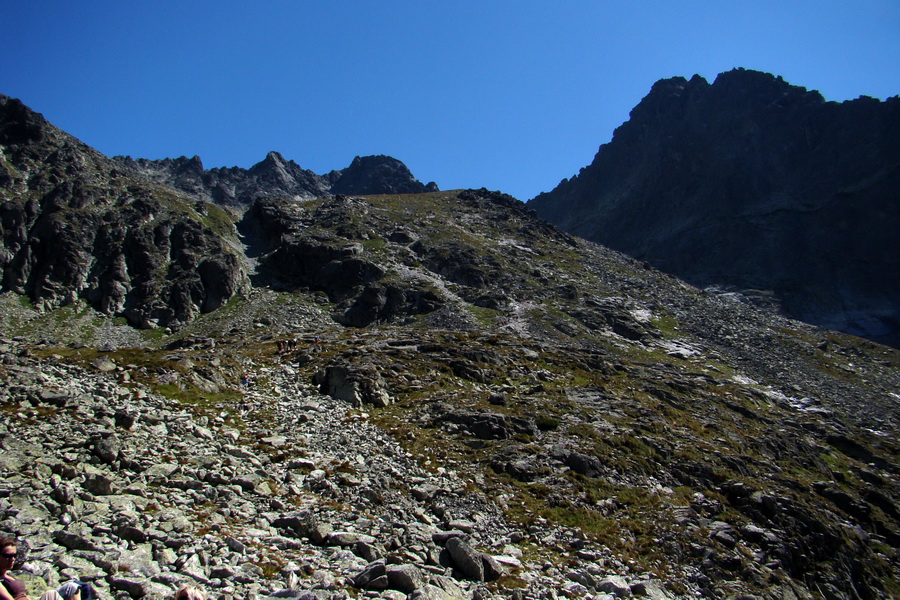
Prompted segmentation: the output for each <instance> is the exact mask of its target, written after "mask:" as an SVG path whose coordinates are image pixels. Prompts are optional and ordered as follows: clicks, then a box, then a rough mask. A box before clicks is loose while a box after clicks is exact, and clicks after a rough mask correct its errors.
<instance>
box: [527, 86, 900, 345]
mask: <svg viewBox="0 0 900 600" xmlns="http://www.w3.org/2000/svg"><path fill="white" fill-rule="evenodd" d="M898 190H900V99H898V98H891V99H888V100H886V101H884V102H881V101H878V100H874V99H871V98H859V99H857V100H853V101H847V102H843V103H836V102H825V101H824V99H823V98H822V96H821V95H820V94H819V93H818V92H814V91H808V90H806V89H805V88H802V87H799V86H794V85H790V84H788V83H787V82H785V81H784V80H783V79H781V78H780V77H775V76H773V75H770V74H768V73H761V72H758V71H751V70H746V69H735V70H733V71H729V72H727V73H722V74H721V75H719V76H718V77H717V78H716V80H715V81H714V83H712V84H708V83H707V82H706V81H705V80H703V79H702V78H700V77H698V76H694V77H693V78H691V79H690V80H686V79H684V78H680V77H679V78H672V79H665V80H662V81H659V82H657V83H656V84H655V85H654V86H653V87H652V89H651V91H650V93H649V94H648V95H647V96H646V97H645V98H644V99H643V100H642V101H641V102H640V103H639V104H638V106H636V107H635V109H634V110H633V111H632V112H631V116H630V119H629V120H628V121H627V122H626V123H624V124H623V125H621V126H620V127H619V128H618V129H616V131H615V134H614V135H613V139H612V141H610V142H609V143H608V144H604V145H603V146H601V147H600V149H599V151H598V152H597V155H596V156H595V157H594V161H593V162H592V163H591V165H589V166H588V167H586V168H584V169H582V170H581V172H580V173H579V174H578V175H576V176H575V177H573V178H571V179H567V180H563V181H562V182H561V183H560V184H559V186H557V188H556V189H554V190H553V191H551V192H549V193H546V194H541V195H539V196H538V197H536V198H535V199H534V200H532V201H531V202H530V203H529V206H531V207H533V208H534V210H536V211H537V212H538V213H539V214H541V215H542V216H543V217H545V218H547V219H548V220H550V221H551V222H553V223H556V224H557V225H559V226H561V227H563V228H564V229H566V230H567V231H570V232H571V233H574V234H577V235H580V236H582V237H585V238H587V239H590V240H593V241H596V242H598V243H602V244H605V245H607V246H610V247H612V248H615V249H617V250H621V251H623V252H627V253H629V254H631V255H632V256H635V257H637V258H640V259H642V260H646V261H647V262H649V263H650V264H652V265H654V266H656V267H658V268H660V269H663V270H664V271H667V272H670V273H672V274H675V275H677V276H679V277H682V278H684V279H686V280H687V281H690V282H692V283H694V284H696V285H699V286H704V287H705V286H720V287H724V288H729V289H732V290H738V291H739V290H744V291H745V292H747V294H748V296H751V297H754V296H755V297H760V296H763V297H766V298H769V299H770V300H771V301H772V302H773V304H774V305H776V306H778V307H780V308H781V310H783V311H784V312H785V314H787V315H790V316H793V317H795V318H799V319H803V320H806V321H809V322H811V323H815V324H820V325H823V326H827V327H831V328H836V329H840V330H843V331H848V332H851V333H854V334H859V335H864V336H867V337H871V338H872V339H876V340H880V341H884V342H889V343H893V344H898V343H900V341H898V340H900V337H898V336H900V313H898V311H897V307H898V306H900V283H898V280H897V279H896V278H892V277H886V276H885V274H886V273H891V272H893V271H895V270H897V269H898V268H900V263H898V261H900V255H898V254H897V253H896V252H891V251H889V250H888V249H889V248H891V247H892V246H893V241H892V237H893V235H892V234H891V233H890V232H891V231H892V230H893V229H894V228H895V227H897V226H898V225H900V212H898V206H900V196H898V193H900V192H898Z"/></svg>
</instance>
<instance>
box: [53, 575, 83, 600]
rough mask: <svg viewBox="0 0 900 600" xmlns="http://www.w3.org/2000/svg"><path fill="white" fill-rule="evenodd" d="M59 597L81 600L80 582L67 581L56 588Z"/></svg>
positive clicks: (66, 599)
mask: <svg viewBox="0 0 900 600" xmlns="http://www.w3.org/2000/svg"><path fill="white" fill-rule="evenodd" d="M56 591H57V592H59V595H60V597H62V599H63V600H82V598H81V582H80V581H75V580H74V579H73V580H72V581H67V582H65V583H64V584H62V585H61V586H60V587H59V589H58V590H56Z"/></svg>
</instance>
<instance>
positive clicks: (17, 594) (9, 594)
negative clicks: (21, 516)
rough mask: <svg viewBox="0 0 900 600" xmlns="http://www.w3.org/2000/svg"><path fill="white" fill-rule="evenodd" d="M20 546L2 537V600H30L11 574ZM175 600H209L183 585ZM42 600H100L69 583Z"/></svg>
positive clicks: (90, 589)
mask: <svg viewBox="0 0 900 600" xmlns="http://www.w3.org/2000/svg"><path fill="white" fill-rule="evenodd" d="M18 547H19V544H18V543H17V542H16V540H15V538H11V537H8V536H0V600H28V594H27V593H26V590H25V584H24V583H23V582H22V581H21V580H20V579H16V578H15V577H13V576H12V575H11V574H10V571H11V570H12V569H13V566H15V565H16V564H17V563H18V562H21V561H18V560H17V559H18V558H19V552H18ZM173 598H174V600H207V598H208V596H207V595H206V592H205V591H203V590H202V589H201V588H199V587H196V586H193V585H183V586H181V587H180V588H178V590H177V591H176V592H175V596H174V597H173ZM40 600H100V596H99V595H98V594H97V591H96V590H95V589H94V587H93V586H92V585H91V584H90V583H85V582H81V581H76V580H72V581H67V582H66V583H64V584H62V585H61V586H60V587H59V588H57V589H55V590H54V589H50V590H47V591H46V592H45V593H44V594H43V595H42V596H41V598H40Z"/></svg>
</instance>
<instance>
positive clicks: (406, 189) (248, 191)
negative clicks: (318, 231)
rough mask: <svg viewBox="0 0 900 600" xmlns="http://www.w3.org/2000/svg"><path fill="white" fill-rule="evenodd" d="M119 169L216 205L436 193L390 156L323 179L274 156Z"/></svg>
mask: <svg viewBox="0 0 900 600" xmlns="http://www.w3.org/2000/svg"><path fill="white" fill-rule="evenodd" d="M116 160H118V161H119V162H121V163H122V164H123V165H126V166H127V167H130V168H132V169H135V170H137V171H138V172H140V173H141V174H143V175H144V176H146V177H149V178H150V179H152V180H154V181H157V182H159V183H164V184H167V185H171V186H173V187H175V188H176V189H179V190H182V191H184V192H187V193H189V194H192V195H195V196H198V197H200V198H204V199H206V200H208V201H211V202H215V203H217V204H222V205H229V206H238V207H246V206H249V205H251V204H252V203H253V201H254V200H256V199H258V198H270V197H285V198H295V199H303V198H325V197H327V196H333V195H336V194H348V195H349V194H419V193H422V192H432V191H437V189H438V187H437V185H436V184H435V183H433V182H431V183H429V184H427V185H424V184H422V183H420V182H419V181H418V180H417V179H416V178H415V177H413V174H412V173H411V172H410V171H409V169H407V168H406V165H404V164H403V163H402V162H400V161H399V160H397V159H395V158H391V157H389V156H365V157H359V156H357V157H356V158H354V159H353V162H352V163H351V164H350V166H349V167H347V168H346V169H342V170H339V171H331V172H330V173H326V174H324V175H317V174H315V173H314V172H312V171H310V170H307V169H303V168H301V167H300V166H299V165H298V164H297V163H295V162H294V161H292V160H286V159H285V158H284V157H283V156H282V155H281V154H279V153H278V152H269V154H268V155H266V158H265V159H264V160H262V161H261V162H259V163H257V164H255V165H253V166H252V167H250V168H249V169H243V168H240V167H221V168H213V169H208V170H207V169H204V168H203V163H202V162H201V160H200V157H198V156H194V157H193V158H187V157H184V156H182V157H181V158H175V159H170V158H166V159H162V160H148V159H145V158H138V159H133V158H131V157H129V156H126V157H116Z"/></svg>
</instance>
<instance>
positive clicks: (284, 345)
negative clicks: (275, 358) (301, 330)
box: [275, 336, 319, 354]
mask: <svg viewBox="0 0 900 600" xmlns="http://www.w3.org/2000/svg"><path fill="white" fill-rule="evenodd" d="M275 344H276V347H277V348H278V354H285V353H288V352H293V351H294V350H296V349H297V346H299V345H300V339H299V338H296V337H294V338H291V339H289V340H278V341H277V342H276V343H275ZM310 349H311V350H312V351H313V352H318V351H319V336H316V337H315V339H314V340H313V342H312V345H311V347H310Z"/></svg>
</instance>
